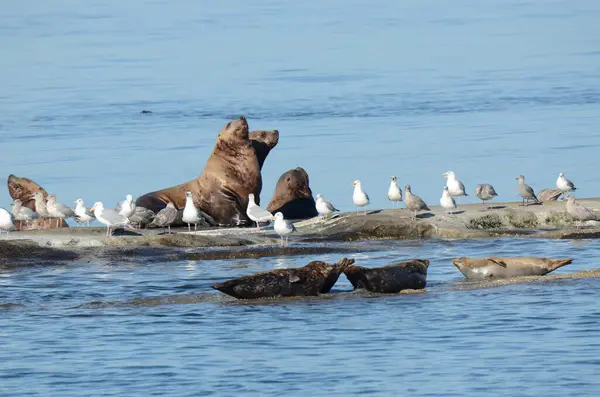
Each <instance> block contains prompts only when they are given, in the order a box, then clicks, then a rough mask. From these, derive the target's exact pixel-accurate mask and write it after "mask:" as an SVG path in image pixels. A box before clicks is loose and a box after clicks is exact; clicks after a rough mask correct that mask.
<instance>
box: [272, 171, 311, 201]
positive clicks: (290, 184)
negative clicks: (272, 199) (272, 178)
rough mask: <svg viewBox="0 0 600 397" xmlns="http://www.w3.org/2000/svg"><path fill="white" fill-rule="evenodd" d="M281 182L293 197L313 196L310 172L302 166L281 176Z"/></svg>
mask: <svg viewBox="0 0 600 397" xmlns="http://www.w3.org/2000/svg"><path fill="white" fill-rule="evenodd" d="M279 183H282V185H283V186H284V189H286V190H287V191H288V192H289V194H290V196H291V197H294V198H307V197H312V191H311V190H310V187H309V183H308V174H307V173H306V171H305V170H304V168H302V167H297V168H296V169H293V170H289V171H288V172H286V173H285V174H283V175H281V177H280V178H279V181H278V183H277V185H279Z"/></svg>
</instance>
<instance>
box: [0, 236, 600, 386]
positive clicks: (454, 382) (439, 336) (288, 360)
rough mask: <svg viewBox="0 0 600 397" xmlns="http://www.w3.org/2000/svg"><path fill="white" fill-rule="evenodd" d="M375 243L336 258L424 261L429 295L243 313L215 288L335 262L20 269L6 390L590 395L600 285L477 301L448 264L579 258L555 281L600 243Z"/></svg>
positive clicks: (7, 295)
mask: <svg viewBox="0 0 600 397" xmlns="http://www.w3.org/2000/svg"><path fill="white" fill-rule="evenodd" d="M370 244H371V245H372V248H375V249H377V250H376V251H373V252H367V253H356V254H345V255H349V256H351V257H353V258H355V259H356V260H357V264H359V265H363V266H382V265H384V264H387V263H390V262H392V261H397V260H404V259H408V258H426V259H430V260H431V265H430V267H429V274H428V290H427V292H426V293H422V294H416V295H403V294H400V295H389V296H384V295H376V294H369V293H366V292H360V291H355V292H352V291H351V285H350V283H349V282H348V280H347V279H346V278H345V276H344V275H342V276H340V278H339V280H338V283H337V284H336V285H335V287H334V288H333V290H332V293H331V294H328V295H325V296H322V297H313V298H292V299H267V300H261V301H237V300H234V299H233V298H231V297H228V296H226V295H223V294H220V293H218V292H217V291H214V290H212V289H211V288H210V286H211V285H212V284H214V283H216V282H222V281H225V280H227V279H230V278H234V277H239V276H243V275H247V274H251V273H255V272H259V271H265V270H270V269H274V268H287V267H297V266H304V265H305V264H307V263H308V262H310V261H311V260H326V261H329V262H334V261H337V260H339V259H340V258H341V257H342V256H344V254H328V255H314V256H290V257H266V258H257V259H236V260H227V261H195V262H194V261H182V262H174V263H164V264H161V263H151V264H143V263H138V264H136V265H132V266H126V267H125V266H123V267H121V266H119V265H114V266H106V265H101V264H95V263H88V264H80V265H70V266H57V267H43V268H24V269H17V270H15V271H13V272H11V273H10V277H4V278H3V280H4V284H3V286H2V288H1V289H0V313H2V315H1V316H0V329H1V330H2V335H1V336H0V338H1V339H0V340H1V341H2V346H3V348H2V349H0V362H2V363H3V364H2V366H3V371H1V374H0V377H1V378H2V383H1V384H2V391H3V392H4V393H6V395H11V396H20V395H26V394H27V393H28V392H30V391H31V392H37V393H41V394H44V395H52V396H54V395H56V396H79V395H82V394H86V395H87V394H88V393H87V392H88V387H87V385H89V384H90V383H89V382H92V380H93V384H94V385H95V387H94V390H98V392H97V394H99V395H111V394H115V395H117V394H118V395H122V394H123V393H126V394H140V395H141V394H146V393H147V390H150V389H152V390H155V389H157V390H161V391H162V392H163V393H164V394H166V395H198V394H203V393H209V392H212V393H216V394H224V395H227V394H233V393H240V392H241V393H243V394H244V395H256V396H260V395H264V394H269V395H279V394H280V393H281V390H285V391H286V393H289V394H292V395H305V393H306V390H314V393H311V394H317V395H339V396H348V395H358V394H370V395H397V394H402V393H410V394H411V395H423V396H425V395H436V396H455V395H466V394H470V395H480V394H481V393H484V394H485V395H492V396H496V395H497V396H505V395H520V394H527V395H559V394H564V393H565V391H567V390H573V388H575V389H576V390H577V393H578V395H589V396H593V395H595V393H596V391H597V390H598V387H599V386H600V380H599V378H598V377H597V365H598V364H599V362H598V360H597V356H598V355H599V354H600V343H598V338H599V336H600V335H599V331H598V329H597V328H598V327H597V323H598V321H600V310H599V309H598V305H597V302H598V299H599V296H598V292H597V291H598V290H599V288H600V280H598V279H566V280H553V281H548V282H543V283H526V284H514V285H506V286H500V287H494V288H484V289H481V288H476V289H470V288H466V287H468V285H469V283H467V282H465V281H464V280H463V277H462V275H461V274H460V273H459V272H458V270H456V269H455V268H454V266H453V265H452V264H451V259H452V258H453V257H456V256H463V255H471V256H486V255H491V254H494V255H506V256H517V255H522V254H525V253H526V254H527V255H539V256H555V257H572V258H573V259H574V262H573V264H571V265H568V266H565V267H563V268H560V269H558V270H557V271H556V272H555V273H556V274H566V273H572V272H576V271H580V270H584V269H590V268H597V267H598V264H597V263H596V260H595V258H597V257H598V256H599V255H600V244H599V243H598V242H596V241H585V240H583V241H577V242H570V241H553V240H548V241H546V240H534V239H483V240H478V241H466V240H432V241H400V242H393V241H381V242H370ZM57 362H60V363H61V365H60V366H57V365H56V363H57ZM557 374H559V375H557ZM23 379H27V380H28V382H27V385H24V384H23ZM399 380H401V381H399ZM166 384H169V385H171V386H170V387H166V386H165V385H166ZM484 389H485V390H484Z"/></svg>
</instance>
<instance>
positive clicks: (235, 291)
mask: <svg viewBox="0 0 600 397" xmlns="http://www.w3.org/2000/svg"><path fill="white" fill-rule="evenodd" d="M353 263H354V259H347V258H344V259H342V260H340V261H339V262H338V263H336V264H333V265H330V264H328V263H325V262H321V261H314V262H310V263H309V264H308V265H306V266H304V267H299V268H295V269H277V270H271V271H268V272H262V273H256V274H252V275H250V276H244V277H240V278H236V279H233V280H229V281H225V282H224V283H217V284H215V285H213V286H212V288H214V289H216V290H219V291H221V292H223V293H224V294H227V295H230V296H233V297H234V298H237V299H260V298H274V297H280V296H316V295H319V294H326V293H328V292H329V290H330V289H331V287H333V285H334V284H335V282H336V281H337V279H338V277H339V276H340V274H341V273H342V272H343V271H344V270H345V269H346V267H348V266H350V265H352V264H353Z"/></svg>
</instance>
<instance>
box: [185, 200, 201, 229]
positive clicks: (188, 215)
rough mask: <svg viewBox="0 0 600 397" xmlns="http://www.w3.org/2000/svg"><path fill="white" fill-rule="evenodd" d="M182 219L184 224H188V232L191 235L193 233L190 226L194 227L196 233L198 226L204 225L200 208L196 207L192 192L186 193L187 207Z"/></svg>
mask: <svg viewBox="0 0 600 397" xmlns="http://www.w3.org/2000/svg"><path fill="white" fill-rule="evenodd" d="M181 219H182V220H183V222H184V223H187V225H188V232H190V233H191V231H192V227H191V226H190V225H194V231H196V230H197V229H198V224H199V223H202V218H201V217H200V213H199V211H198V208H196V206H195V205H194V198H193V197H192V192H185V207H184V208H183V217H182V218H181Z"/></svg>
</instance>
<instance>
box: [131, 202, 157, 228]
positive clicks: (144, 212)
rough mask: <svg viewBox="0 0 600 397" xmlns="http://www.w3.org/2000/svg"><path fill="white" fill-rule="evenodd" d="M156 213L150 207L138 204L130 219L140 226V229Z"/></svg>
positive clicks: (150, 220)
mask: <svg viewBox="0 0 600 397" xmlns="http://www.w3.org/2000/svg"><path fill="white" fill-rule="evenodd" d="M155 216H156V214H155V213H154V212H153V211H151V210H149V209H148V208H144V207H140V206H136V207H135V211H134V213H133V215H131V216H130V217H129V221H130V222H131V223H133V224H136V225H137V226H138V229H141V228H142V225H148V224H149V223H150V222H152V220H153V219H154V217H155Z"/></svg>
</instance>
